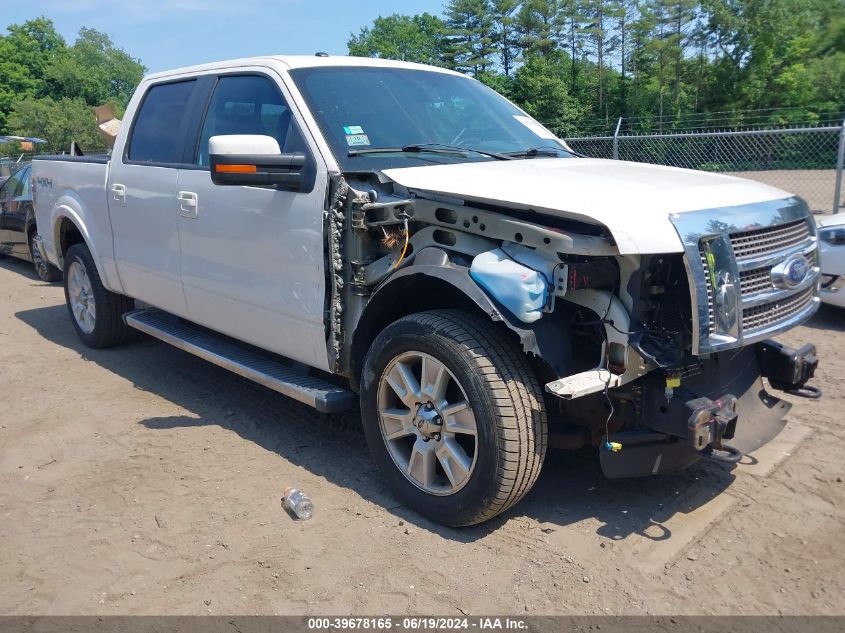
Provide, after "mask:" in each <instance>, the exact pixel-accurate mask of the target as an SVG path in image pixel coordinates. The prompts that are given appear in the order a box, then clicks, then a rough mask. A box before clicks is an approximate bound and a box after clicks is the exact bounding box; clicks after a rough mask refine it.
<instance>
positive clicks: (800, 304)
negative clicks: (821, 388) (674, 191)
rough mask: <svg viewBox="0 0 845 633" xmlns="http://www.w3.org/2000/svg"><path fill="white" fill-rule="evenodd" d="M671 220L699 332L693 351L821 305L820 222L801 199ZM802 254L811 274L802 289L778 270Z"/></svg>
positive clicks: (796, 318)
mask: <svg viewBox="0 0 845 633" xmlns="http://www.w3.org/2000/svg"><path fill="white" fill-rule="evenodd" d="M672 221H673V223H674V224H675V228H676V229H677V230H678V234H679V235H680V236H681V239H682V240H683V242H684V248H685V251H686V258H685V262H686V265H687V274H688V276H689V281H690V290H691V294H692V304H693V306H694V307H693V326H694V331H695V332H697V334H698V337H697V339H695V340H694V341H693V350H692V351H693V353H694V354H708V353H711V352H715V351H721V350H724V349H732V348H737V347H742V346H744V345H748V344H749V343H753V342H755V341H758V340H762V339H764V338H768V337H770V336H774V335H775V334H777V333H779V332H783V331H785V330H788V329H790V328H792V327H794V326H795V325H797V324H799V323H801V322H803V321H805V320H806V319H807V318H809V317H810V316H811V315H812V314H813V313H814V312H815V311H816V310H817V309H818V305H819V299H818V279H819V275H820V270H819V268H818V254H817V239H816V230H815V223H814V222H813V219H812V215H811V213H810V211H809V209H808V208H807V205H806V203H804V201H803V200H801V199H800V198H788V199H785V200H775V201H771V202H765V203H759V204H752V205H743V206H740V207H731V208H725V209H711V210H705V211H693V212H688V213H683V214H678V215H675V216H673V217H672ZM799 256H803V257H805V259H806V261H807V267H808V270H809V272H808V273H807V275H806V276H805V278H804V280H803V281H802V282H800V283H799V284H797V285H796V286H795V287H792V288H788V287H785V286H783V279H782V277H781V278H778V279H777V281H776V279H775V277H776V275H773V272H772V271H773V269H777V267H778V266H781V264H783V266H781V268H780V270H783V268H784V267H787V266H788V265H789V263H790V262H791V260H792V259H795V258H797V257H799ZM787 260H789V261H787ZM711 262H712V265H713V270H712V271H711V267H710V263H711ZM714 273H718V274H714ZM714 283H715V284H717V286H716V287H714ZM776 283H777V284H780V287H779V286H778V285H776Z"/></svg>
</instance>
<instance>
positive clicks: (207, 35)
mask: <svg viewBox="0 0 845 633" xmlns="http://www.w3.org/2000/svg"><path fill="white" fill-rule="evenodd" d="M2 4H3V5H4V6H3V9H2V11H0V15H1V16H2V18H1V19H2V22H0V26H2V27H3V28H5V26H7V25H9V24H20V23H21V22H24V21H26V20H28V19H31V18H34V17H38V16H39V15H44V16H46V17H48V18H50V19H52V20H53V22H54V23H55V24H56V28H57V29H58V30H59V32H60V33H61V34H62V35H63V36H64V38H65V39H66V40H67V41H68V42H69V43H72V42H73V41H74V39H76V34H77V33H78V31H79V29H80V27H82V26H88V27H93V28H95V29H97V30H99V31H104V32H106V33H108V34H109V35H110V36H111V38H112V40H113V41H114V42H115V43H116V44H117V45H118V46H120V47H121V48H123V49H125V50H126V51H127V52H128V53H129V54H130V55H132V56H133V57H137V58H139V59H140V60H141V61H142V62H143V63H144V65H145V66H147V68H149V69H150V71H158V70H166V69H169V68H177V67H179V66H188V65H191V64H199V63H203V62H209V61H215V60H220V59H229V58H233V57H246V56H251V55H268V54H282V53H287V54H308V55H312V54H314V53H315V52H317V51H325V52H327V53H329V54H334V55H342V54H345V53H346V41H347V39H348V38H349V34H350V33H351V32H355V33H357V32H358V31H359V29H360V28H361V27H362V26H366V25H369V24H370V23H371V22H372V21H373V19H375V18H376V17H378V16H379V15H389V14H391V13H407V14H413V13H422V12H423V11H428V12H429V13H437V14H439V13H440V11H441V8H442V6H443V0H393V1H392V2H391V1H390V0H358V1H357V2H356V1H355V0H346V1H344V0H128V1H127V0H24V1H13V0H3V2H2Z"/></svg>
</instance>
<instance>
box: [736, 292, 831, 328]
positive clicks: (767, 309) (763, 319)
mask: <svg viewBox="0 0 845 633" xmlns="http://www.w3.org/2000/svg"><path fill="white" fill-rule="evenodd" d="M815 294H816V290H815V288H808V289H807V290H805V291H804V292H802V293H800V294H797V295H792V296H790V297H787V298H785V299H780V300H778V301H772V302H771V303H764V304H763V305H760V306H753V307H750V308H745V309H744V310H743V312H742V328H743V330H756V329H758V328H765V327H768V326H771V325H776V324H778V323H780V322H781V321H784V320H786V319H788V318H789V317H791V316H794V315H796V314H798V313H799V312H801V311H802V310H803V309H804V308H806V307H807V306H808V305H809V304H810V303H811V302H812V301H813V298H814V297H815Z"/></svg>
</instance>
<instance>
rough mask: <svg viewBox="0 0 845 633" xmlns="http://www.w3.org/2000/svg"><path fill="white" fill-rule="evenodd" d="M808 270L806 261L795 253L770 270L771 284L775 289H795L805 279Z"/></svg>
mask: <svg viewBox="0 0 845 633" xmlns="http://www.w3.org/2000/svg"><path fill="white" fill-rule="evenodd" d="M809 270H810V267H809V265H808V264H807V259H806V258H805V257H804V256H803V255H801V254H800V253H797V254H795V255H793V256H792V257H790V258H789V259H787V260H786V261H785V262H783V263H782V264H779V265H777V266H775V267H774V268H773V269H772V283H773V284H774V286H775V287H776V288H796V287H798V286H800V285H801V284H802V283H803V282H804V280H805V279H806V278H807V273H808V272H809Z"/></svg>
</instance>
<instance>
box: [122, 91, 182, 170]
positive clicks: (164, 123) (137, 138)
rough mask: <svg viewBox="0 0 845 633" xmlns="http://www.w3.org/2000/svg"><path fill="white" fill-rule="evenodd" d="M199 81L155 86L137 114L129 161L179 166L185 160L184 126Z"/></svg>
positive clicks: (127, 160)
mask: <svg viewBox="0 0 845 633" xmlns="http://www.w3.org/2000/svg"><path fill="white" fill-rule="evenodd" d="M196 85H197V81H196V79H189V80H185V81H175V82H170V83H165V84H157V85H154V86H152V87H151V88H150V89H149V90H148V91H147V93H146V94H145V95H144V99H143V101H142V103H141V105H140V107H139V109H138V112H137V114H136V115H135V120H134V121H133V124H132V131H131V133H130V137H129V143H128V146H127V149H126V154H125V158H126V162H130V163H147V164H165V165H166V164H179V163H182V162H184V161H185V142H184V139H185V127H186V123H187V121H189V119H190V107H189V105H190V103H191V98H192V96H193V93H194V89H195V87H196Z"/></svg>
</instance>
